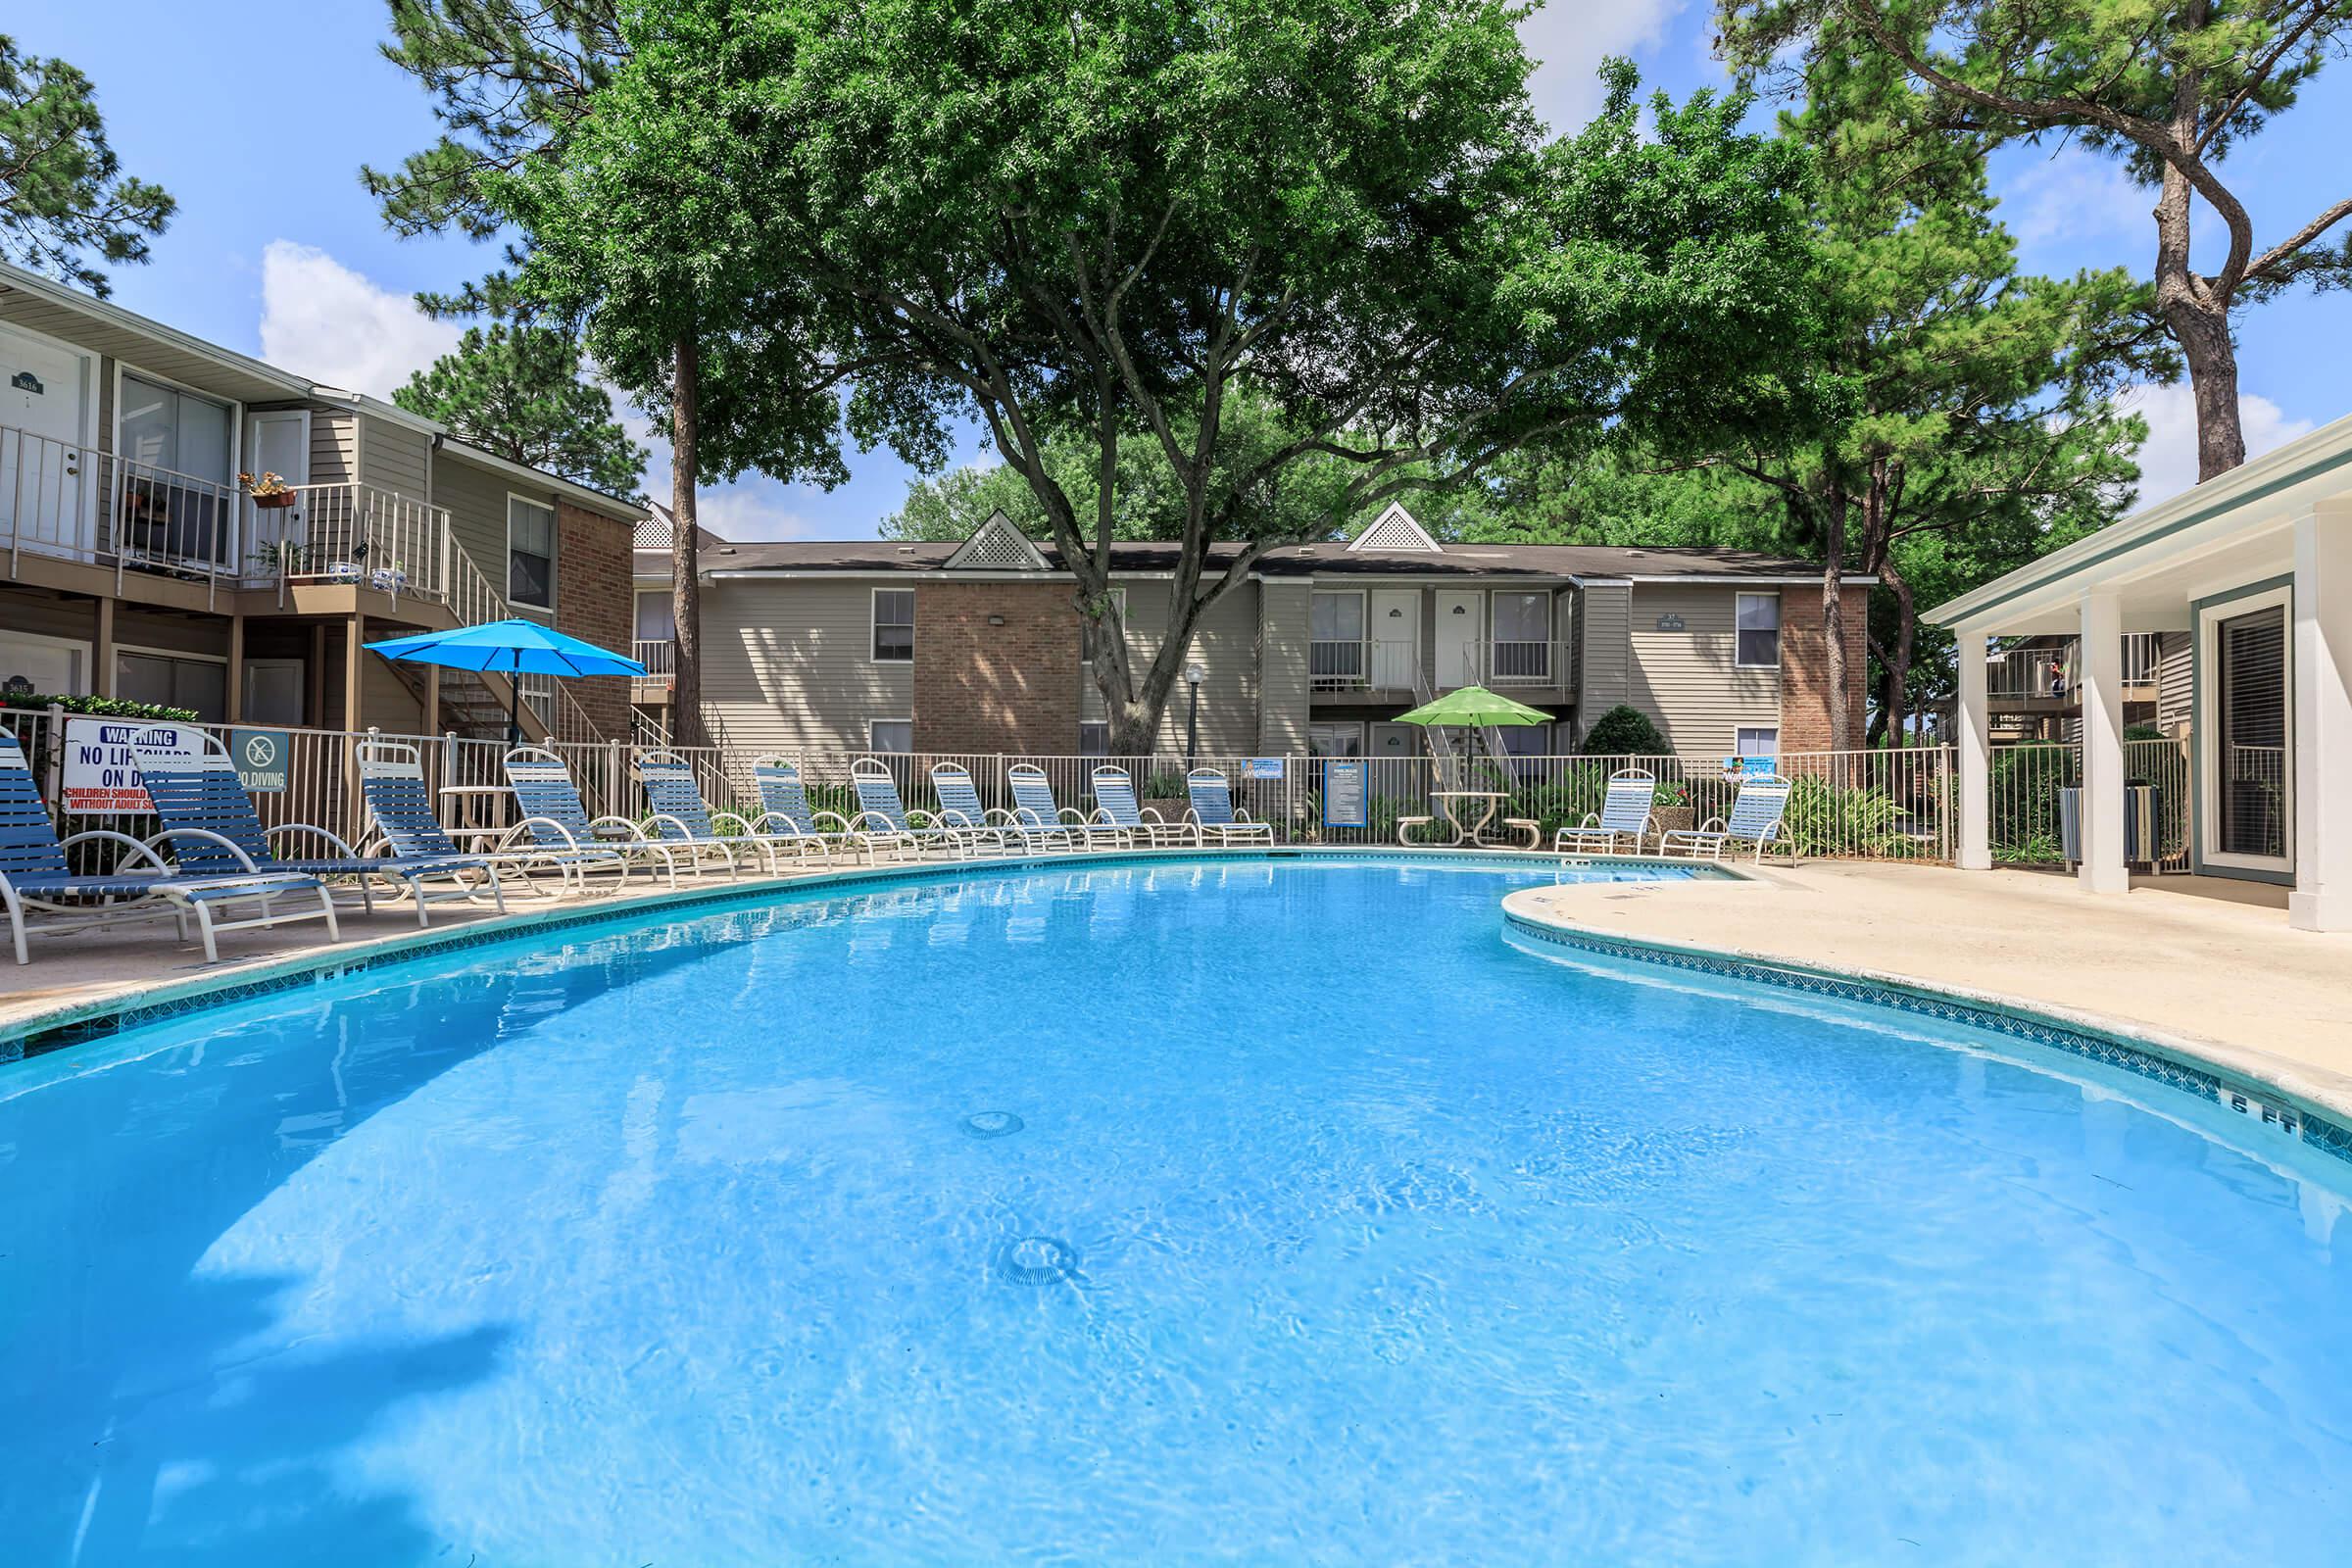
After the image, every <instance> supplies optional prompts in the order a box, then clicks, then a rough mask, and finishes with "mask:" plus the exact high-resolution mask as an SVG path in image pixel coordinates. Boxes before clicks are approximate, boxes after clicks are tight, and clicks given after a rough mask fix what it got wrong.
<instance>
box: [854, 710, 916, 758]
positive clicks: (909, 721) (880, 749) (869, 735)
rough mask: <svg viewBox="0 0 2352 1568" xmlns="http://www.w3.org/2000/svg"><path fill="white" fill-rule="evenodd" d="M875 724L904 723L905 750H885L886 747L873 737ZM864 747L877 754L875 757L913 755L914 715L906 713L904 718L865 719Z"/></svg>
mask: <svg viewBox="0 0 2352 1568" xmlns="http://www.w3.org/2000/svg"><path fill="white" fill-rule="evenodd" d="M877 724H904V725H906V726H907V750H905V751H904V752H894V751H890V750H887V749H886V748H885V747H884V746H883V745H882V743H881V742H880V741H877V740H875V739H874V726H875V725H877ZM865 749H866V750H867V751H869V752H871V753H873V754H874V755H875V756H877V757H911V756H913V755H914V717H913V715H912V714H909V715H907V717H905V718H869V719H867V720H866V721H865Z"/></svg>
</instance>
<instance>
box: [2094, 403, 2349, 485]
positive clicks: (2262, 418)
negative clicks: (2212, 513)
mask: <svg viewBox="0 0 2352 1568" xmlns="http://www.w3.org/2000/svg"><path fill="white" fill-rule="evenodd" d="M2117 402H2118V403H2119V405H2120V406H2121V407H2123V408H2124V409H2126V410H2127V411H2129V412H2131V413H2133V414H2136V415H2138V416H2139V417H2141V418H2143V419H2145V420H2147V421H2148V439H2147V442H2146V444H2145V445H2143V446H2142V447H2141V448H2140V449H2139V503H2138V504H2139V506H2140V507H2142V508H2145V507H2152V506H2154V505H2155V504H2156V503H2157V502H2159V501H2169V500H2171V499H2172V498H2173V497H2174V496H2177V495H2179V494H2180V492H2181V491H2183V490H2186V489H2187V488H2188V487H2189V486H2191V485H2193V484H2195V483H2196V482H2197V406H2196V402H2195V400H2194V398H2193V397H2192V396H2191V395H2190V392H2189V389H2188V383H2187V382H2185V381H2181V382H2177V383H2175V384H2174V385H2171V386H2135V387H2132V388H2131V390H2129V391H2127V392H2126V393H2125V394H2124V395H2123V396H2122V397H2121V398H2119V399H2118V400H2117ZM2237 409H2238V418H2239V419H2240V420H2241V421H2242V423H2243V425H2244V429H2245V437H2246V456H2247V457H2249V458H2258V457H2260V456H2262V454H2264V453H2265V452H2269V451H2271V450H2272V449H2274V448H2276V447H2282V446H2284V445H2285V444H2286V443H2287V442H2289V441H2292V440H2294V439H2295V438H2296V437H2297V436H2301V435H2308V434H2310V433H2311V430H2312V421H2311V420H2309V419H2290V418H2288V417H2286V411H2285V410H2283V409H2281V408H2279V407H2278V404H2276V403H2273V402H2272V401H2271V400H2270V399H2269V398H2265V397H2256V396H2254V395H2253V394H2252V393H2246V394H2244V395H2242V396H2240V397H2239V398H2238V400H2237Z"/></svg>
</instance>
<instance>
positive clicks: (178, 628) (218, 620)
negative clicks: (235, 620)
mask: <svg viewBox="0 0 2352 1568" xmlns="http://www.w3.org/2000/svg"><path fill="white" fill-rule="evenodd" d="M115 643H116V645H117V646H118V647H122V646H133V645H135V646H137V647H140V648H154V649H159V650H162V651H163V652H166V653H173V654H214V655H219V656H220V657H221V658H226V657H227V656H228V618H227V617H226V616H225V615H175V614H172V613H171V612H170V611H163V610H142V609H140V608H139V607H138V606H136V605H132V604H128V603H121V604H118V606H117V607H116V610H115Z"/></svg>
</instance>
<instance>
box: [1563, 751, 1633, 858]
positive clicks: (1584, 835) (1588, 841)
mask: <svg viewBox="0 0 2352 1568" xmlns="http://www.w3.org/2000/svg"><path fill="white" fill-rule="evenodd" d="M1657 798H1658V780H1657V775H1655V774H1654V773H1647V772H1644V771H1642V769H1641V768H1638V767H1628V768H1624V769H1621V770H1619V771H1618V772H1615V773H1611V774H1610V775H1609V782H1608V786H1607V790H1606V793H1604V794H1603V795H1602V797H1601V803H1600V812H1599V814H1598V815H1594V814H1593V812H1591V811H1587V812H1586V813H1585V819H1584V821H1583V822H1582V823H1581V824H1580V825H1578V826H1576V827H1564V828H1561V829H1560V830H1559V832H1557V833H1555V834H1553V835H1552V839H1551V847H1552V848H1553V849H1555V850H1560V851H1563V852H1571V853H1574V854H1578V855H1616V854H1618V853H1620V845H1621V843H1622V842H1623V841H1624V840H1626V839H1631V840H1633V841H1634V843H1633V853H1634V854H1636V855H1640V854H1641V853H1642V842H1643V841H1644V840H1646V839H1650V838H1654V837H1656V836H1657V832H1658V824H1657V819H1656V818H1655V817H1654V816H1653V815H1652V814H1651V807H1652V806H1653V805H1654V804H1655V803H1656V801H1657Z"/></svg>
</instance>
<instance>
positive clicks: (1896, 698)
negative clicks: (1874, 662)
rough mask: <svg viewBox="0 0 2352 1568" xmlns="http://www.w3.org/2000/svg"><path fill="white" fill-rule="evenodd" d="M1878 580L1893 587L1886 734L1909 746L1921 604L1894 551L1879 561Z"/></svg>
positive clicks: (1898, 744) (1888, 657)
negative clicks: (1907, 729) (1913, 661)
mask: <svg viewBox="0 0 2352 1568" xmlns="http://www.w3.org/2000/svg"><path fill="white" fill-rule="evenodd" d="M1879 580H1880V581H1881V582H1884V583H1885V584H1887V587H1889V588H1891V589H1893V590H1894V612H1895V623H1894V646H1893V647H1892V648H1889V649H1887V734H1888V735H1889V736H1891V737H1892V738H1893V740H1892V744H1894V745H1896V746H1908V745H1909V744H1911V743H1910V741H1909V740H1908V739H1907V738H1906V737H1905V736H1904V734H1903V726H1904V725H1905V724H1907V723H1909V722H1910V706H1911V658H1912V651H1913V649H1915V648H1916V647H1917V646H1918V643H1919V607H1918V606H1917V605H1915V604H1913V603H1912V600H1911V584H1910V582H1909V580H1908V579H1906V578H1905V577H1904V576H1903V569H1902V567H1900V566H1898V565H1896V564H1894V556H1893V553H1892V552H1888V553H1887V558H1886V559H1885V560H1884V561H1882V562H1881V563H1880V564H1879Z"/></svg>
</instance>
